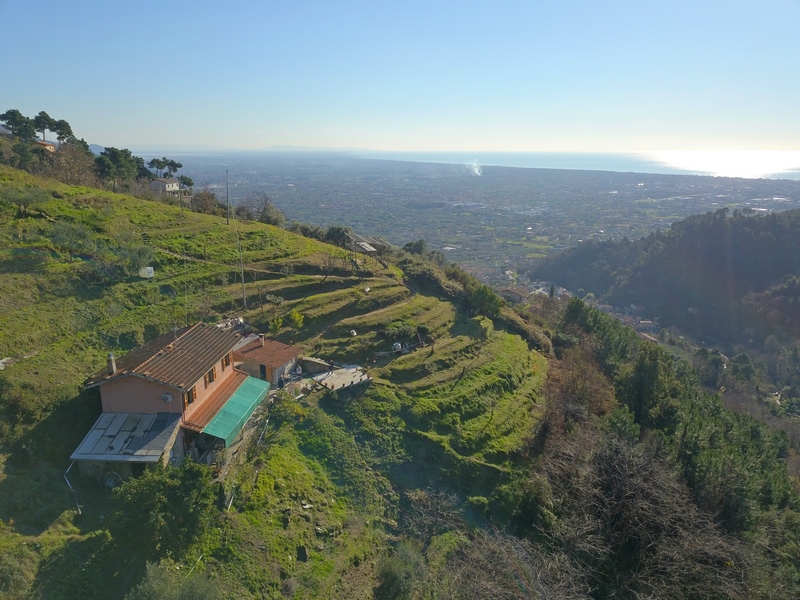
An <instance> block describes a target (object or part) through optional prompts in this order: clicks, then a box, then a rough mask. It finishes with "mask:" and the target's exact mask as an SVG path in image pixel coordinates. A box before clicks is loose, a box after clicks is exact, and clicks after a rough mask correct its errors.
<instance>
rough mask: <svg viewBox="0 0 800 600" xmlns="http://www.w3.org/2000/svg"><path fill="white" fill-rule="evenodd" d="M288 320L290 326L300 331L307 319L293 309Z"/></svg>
mask: <svg viewBox="0 0 800 600" xmlns="http://www.w3.org/2000/svg"><path fill="white" fill-rule="evenodd" d="M286 318H287V319H289V325H291V326H292V327H294V328H295V329H300V328H301V327H302V326H303V321H305V319H306V318H305V317H304V316H303V315H302V314H301V313H300V312H299V311H298V310H297V309H296V308H293V309H292V310H291V312H290V313H289V314H288V316H287V317H286Z"/></svg>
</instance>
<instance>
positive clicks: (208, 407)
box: [183, 370, 248, 433]
mask: <svg viewBox="0 0 800 600" xmlns="http://www.w3.org/2000/svg"><path fill="white" fill-rule="evenodd" d="M247 377H248V375H247V373H243V372H242V371H239V370H234V372H233V375H231V376H230V377H228V379H227V380H226V381H224V382H223V383H222V384H220V385H219V387H217V389H215V390H214V393H213V394H211V395H210V396H209V397H208V398H206V399H205V400H204V401H203V403H202V404H201V405H200V406H199V407H198V408H197V411H196V412H193V413H192V414H191V417H188V418H187V419H186V420H185V421H184V423H183V426H184V427H185V428H186V429H191V430H192V431H197V432H198V433H199V432H201V431H203V429H205V427H206V425H208V424H209V423H210V422H211V419H213V418H214V417H215V416H216V415H217V413H218V412H219V411H220V409H221V408H222V407H223V406H225V403H226V402H227V401H228V400H230V397H231V396H233V394H234V392H235V391H236V390H238V389H239V386H240V385H242V383H243V382H244V380H245V379H247Z"/></svg>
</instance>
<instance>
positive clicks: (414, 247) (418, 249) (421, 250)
mask: <svg viewBox="0 0 800 600" xmlns="http://www.w3.org/2000/svg"><path fill="white" fill-rule="evenodd" d="M403 250H405V251H406V252H408V253H409V254H419V255H421V256H424V255H425V253H426V252H427V251H428V242H426V241H425V240H422V239H419V240H417V241H416V242H409V243H407V244H406V245H405V246H403Z"/></svg>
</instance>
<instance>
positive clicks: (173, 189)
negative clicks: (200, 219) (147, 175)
mask: <svg viewBox="0 0 800 600" xmlns="http://www.w3.org/2000/svg"><path fill="white" fill-rule="evenodd" d="M150 191H153V192H158V193H160V194H169V195H171V196H177V195H178V194H179V193H180V182H179V181H178V180H177V179H164V178H163V177H159V178H158V179H154V180H153V181H151V182H150Z"/></svg>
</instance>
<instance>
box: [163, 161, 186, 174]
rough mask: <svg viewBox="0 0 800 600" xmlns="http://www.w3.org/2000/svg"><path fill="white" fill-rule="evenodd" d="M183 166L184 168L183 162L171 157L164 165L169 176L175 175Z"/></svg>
mask: <svg viewBox="0 0 800 600" xmlns="http://www.w3.org/2000/svg"><path fill="white" fill-rule="evenodd" d="M182 168H183V164H182V163H179V162H176V161H174V160H171V159H168V160H167V163H166V164H165V165H164V169H165V171H166V174H167V175H168V176H170V177H172V176H173V175H175V173H177V172H178V170H179V169H182Z"/></svg>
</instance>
